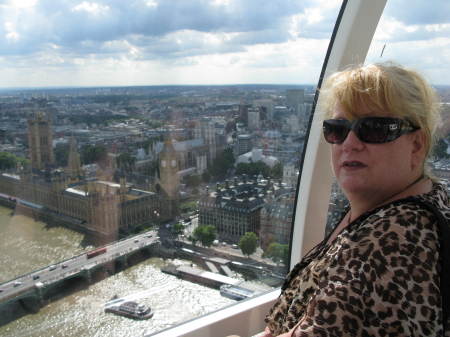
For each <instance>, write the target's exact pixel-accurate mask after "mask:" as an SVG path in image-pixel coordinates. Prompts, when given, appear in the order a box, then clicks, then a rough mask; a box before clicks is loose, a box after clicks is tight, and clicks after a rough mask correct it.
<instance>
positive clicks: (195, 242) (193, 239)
mask: <svg viewBox="0 0 450 337" xmlns="http://www.w3.org/2000/svg"><path fill="white" fill-rule="evenodd" d="M188 240H189V241H191V242H192V245H193V246H195V245H196V244H197V241H198V240H197V239H196V238H195V237H193V236H192V235H189V237H188Z"/></svg>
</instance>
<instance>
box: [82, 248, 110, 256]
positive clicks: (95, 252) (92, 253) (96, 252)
mask: <svg viewBox="0 0 450 337" xmlns="http://www.w3.org/2000/svg"><path fill="white" fill-rule="evenodd" d="M104 253H106V247H101V248H97V249H94V250H91V251H89V252H87V253H86V256H87V258H88V259H91V258H93V257H95V256H97V255H100V254H104Z"/></svg>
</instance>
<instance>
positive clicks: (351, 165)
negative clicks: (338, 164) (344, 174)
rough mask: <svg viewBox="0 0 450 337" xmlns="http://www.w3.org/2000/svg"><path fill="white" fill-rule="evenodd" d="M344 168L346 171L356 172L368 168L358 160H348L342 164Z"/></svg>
mask: <svg viewBox="0 0 450 337" xmlns="http://www.w3.org/2000/svg"><path fill="white" fill-rule="evenodd" d="M342 167H343V168H345V169H351V170H354V169H360V168H364V167H367V165H365V164H364V163H362V162H360V161H357V160H347V161H344V162H343V163H342Z"/></svg>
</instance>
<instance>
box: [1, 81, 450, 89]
mask: <svg viewBox="0 0 450 337" xmlns="http://www.w3.org/2000/svg"><path fill="white" fill-rule="evenodd" d="M239 86H277V87H289V86H292V87H316V86H317V84H311V83H309V84H308V83H306V84H305V83H302V84H293V83H235V84H147V85H95V86H89V85H85V86H82V85H79V86H43V87H0V91H8V90H58V89H101V88H103V89H105V88H150V87H239ZM448 86H450V85H448Z"/></svg>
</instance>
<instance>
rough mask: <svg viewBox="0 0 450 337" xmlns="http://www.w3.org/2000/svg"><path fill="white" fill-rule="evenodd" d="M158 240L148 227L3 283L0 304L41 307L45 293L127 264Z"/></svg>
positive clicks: (87, 279) (57, 290)
mask: <svg viewBox="0 0 450 337" xmlns="http://www.w3.org/2000/svg"><path fill="white" fill-rule="evenodd" d="M157 242H159V237H158V236H157V232H156V231H153V230H152V231H147V232H145V233H141V234H138V235H135V236H133V237H130V238H126V239H123V240H120V241H117V242H114V243H111V244H108V245H105V246H102V247H99V248H97V249H95V250H93V251H90V252H86V253H83V254H80V255H78V256H74V257H72V258H70V259H67V260H64V261H61V262H59V263H55V264H53V265H50V266H47V267H45V268H42V269H40V270H36V271H33V272H31V273H29V274H26V275H22V276H20V277H18V278H16V279H13V280H10V281H8V282H5V283H2V284H0V306H5V305H8V304H10V303H12V302H15V301H19V302H21V303H22V305H24V306H26V307H33V308H36V307H40V306H42V305H44V300H45V299H46V298H47V297H49V296H48V295H51V294H54V293H58V292H59V290H61V289H63V288H65V285H67V283H68V282H70V281H71V280H73V279H85V280H86V281H87V282H88V283H91V282H92V279H93V277H94V275H95V274H96V273H97V272H99V271H102V272H105V271H106V272H110V273H113V272H114V267H111V265H114V266H115V265H116V264H118V265H120V266H122V268H126V267H127V265H128V259H129V257H130V256H132V255H134V254H136V253H137V252H139V251H150V250H151V247H152V245H154V244H155V243H157Z"/></svg>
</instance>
